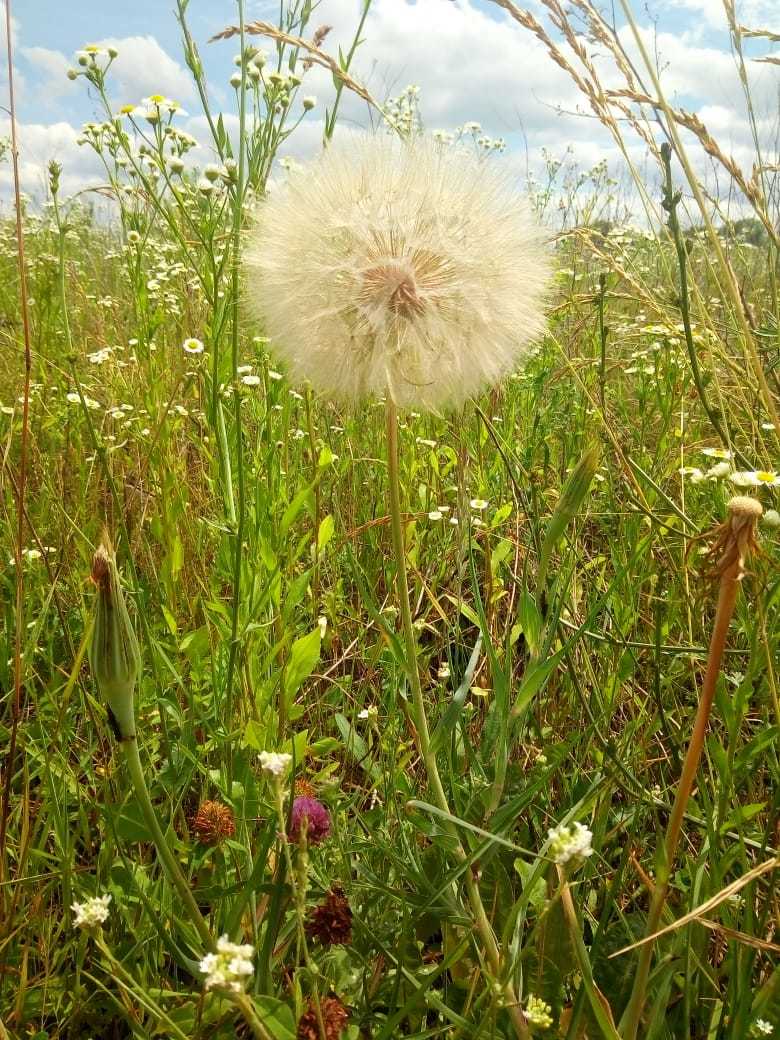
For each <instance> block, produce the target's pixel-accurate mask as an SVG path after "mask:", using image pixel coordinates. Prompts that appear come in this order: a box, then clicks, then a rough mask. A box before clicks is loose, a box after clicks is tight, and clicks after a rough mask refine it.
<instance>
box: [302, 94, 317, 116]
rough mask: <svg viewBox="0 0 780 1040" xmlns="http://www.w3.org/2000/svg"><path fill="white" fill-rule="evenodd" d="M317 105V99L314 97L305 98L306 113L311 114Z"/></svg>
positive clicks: (304, 107)
mask: <svg viewBox="0 0 780 1040" xmlns="http://www.w3.org/2000/svg"><path fill="white" fill-rule="evenodd" d="M316 104H317V99H316V97H314V96H313V95H310V96H309V97H305V98H304V99H303V110H304V112H310V111H311V110H312V109H313V108H314V106H315V105H316Z"/></svg>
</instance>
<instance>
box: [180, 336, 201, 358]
mask: <svg viewBox="0 0 780 1040" xmlns="http://www.w3.org/2000/svg"><path fill="white" fill-rule="evenodd" d="M182 350H183V351H184V353H185V354H202V353H203V351H204V350H205V347H204V346H203V344H202V343H201V341H200V340H199V339H195V337H194V336H190V337H189V338H188V339H185V341H184V342H183V343H182Z"/></svg>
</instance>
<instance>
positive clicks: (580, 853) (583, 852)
mask: <svg viewBox="0 0 780 1040" xmlns="http://www.w3.org/2000/svg"><path fill="white" fill-rule="evenodd" d="M547 837H548V838H549V841H550V847H549V853H550V858H551V859H553V860H554V861H555V862H556V863H568V862H569V861H570V860H573V859H575V860H576V859H587V857H588V856H592V855H593V848H592V846H591V842H592V841H593V834H592V833H591V831H590V830H589V829H588V828H587V827H586V826H585V825H584V824H582V823H573V824H572V825H571V826H570V827H568V826H566V825H565V824H563V823H559V824H558V826H557V827H551V828H550V830H549V831H548V832H547Z"/></svg>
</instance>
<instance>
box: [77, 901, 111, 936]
mask: <svg viewBox="0 0 780 1040" xmlns="http://www.w3.org/2000/svg"><path fill="white" fill-rule="evenodd" d="M110 902H111V896H110V895H104V896H95V897H94V898H93V899H88V900H87V901H86V903H73V905H72V906H71V910H72V911H73V913H74V914H75V920H74V921H73V923H74V925H75V926H76V928H84V929H85V930H88V931H89V930H91V929H93V928H97V927H98V925H101V924H103V922H104V921H105V919H106V918H107V917H108V904H109V903H110Z"/></svg>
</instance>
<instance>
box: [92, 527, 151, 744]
mask: <svg viewBox="0 0 780 1040" xmlns="http://www.w3.org/2000/svg"><path fill="white" fill-rule="evenodd" d="M92 581H93V582H94V584H95V587H96V589H97V605H96V609H95V622H94V626H93V629H92V639H91V642H90V646H89V663H90V667H91V668H92V674H93V675H94V676H95V681H96V682H97V684H98V689H99V690H100V693H101V696H102V697H104V698H105V700H106V703H107V704H108V707H109V710H110V712H111V715H112V717H113V719H114V722H115V723H116V728H117V732H118V735H119V738H120V740H128V739H130V738H132V737H134V736H135V711H134V705H133V694H134V692H135V684H136V682H137V680H138V676H139V674H140V671H141V651H140V650H139V648H138V640H137V639H136V636H135V631H134V629H133V625H132V622H131V621H130V616H129V614H128V613H127V606H126V605H125V598H124V595H123V593H122V586H121V584H120V582H119V573H118V571H117V569H116V561H115V559H114V550H113V548H112V547H111V542H110V541H109V539H108V536H107V535H104V536H103V540H102V541H101V543H100V545H99V546H98V548H97V551H96V552H95V555H94V556H93V558H92Z"/></svg>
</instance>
